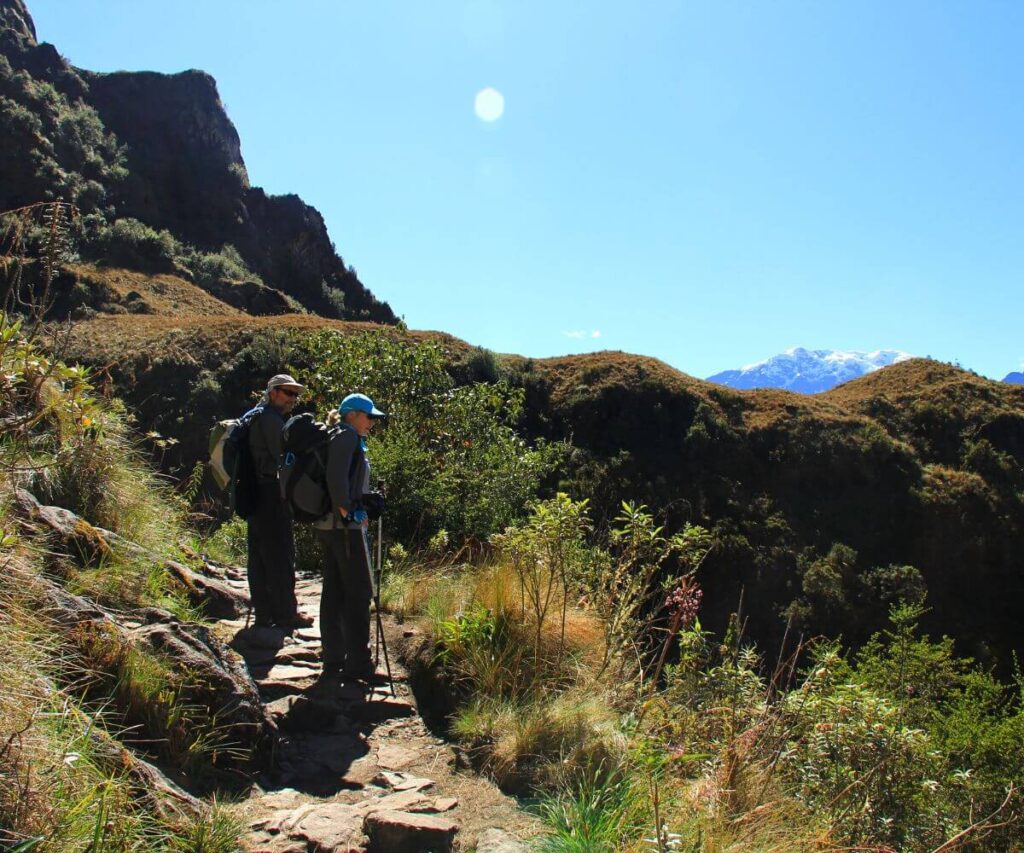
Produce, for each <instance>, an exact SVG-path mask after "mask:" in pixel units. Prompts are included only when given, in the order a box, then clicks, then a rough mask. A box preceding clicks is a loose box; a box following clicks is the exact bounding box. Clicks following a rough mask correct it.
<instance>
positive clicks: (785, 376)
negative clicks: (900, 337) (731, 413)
mask: <svg viewBox="0 0 1024 853" xmlns="http://www.w3.org/2000/svg"><path fill="white" fill-rule="evenodd" d="M913 357H914V356H912V355H910V354H909V353H905V352H901V351H899V350H891V349H886V350H875V351H874V352H851V351H848V350H827V349H819V350H807V349H804V348H803V347H793V348H791V349H788V350H786V351H785V352H784V353H782V354H781V355H776V356H773V357H772V358H769V359H767V360H765V361H759V362H758V363H757V364H748V365H747V366H746V367H741V368H740V369H739V370H725V371H723V372H722V373H716V374H715V375H714V376H709V377H708V381H709V382H717V383H719V384H720V385H728V386H729V387H730V388H785V389H786V390H787V391H798V392H800V393H801V394H817V393H818V392H819V391H827V390H828V389H829V388H834V387H835V386H836V385H840V384H841V383H843V382H849V381H850V380H851V379H856V378H857V377H858V376H863V375H864V374H865V373H872V372H874V371H875V370H878V369H879V368H882V367H888V366H889V365H890V364H896V363H897V362H899V361H906V360H907V359H908V358H913Z"/></svg>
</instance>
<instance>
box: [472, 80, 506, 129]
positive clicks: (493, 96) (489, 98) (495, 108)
mask: <svg viewBox="0 0 1024 853" xmlns="http://www.w3.org/2000/svg"><path fill="white" fill-rule="evenodd" d="M473 110H474V111H475V112H476V116H477V118H478V119H480V121H488V122H490V121H497V120H498V119H499V118H501V117H502V115H504V113H505V96H504V95H502V94H501V92H499V91H498V90H497V89H492V88H491V87H490V86H488V87H487V88H486V89H481V90H480V91H479V92H477V93H476V99H475V100H474V101H473Z"/></svg>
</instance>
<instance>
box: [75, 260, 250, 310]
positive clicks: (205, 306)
mask: <svg viewBox="0 0 1024 853" xmlns="http://www.w3.org/2000/svg"><path fill="white" fill-rule="evenodd" d="M68 271H69V272H70V273H71V274H72V275H73V276H74V277H75V279H76V280H77V281H79V282H81V283H82V284H84V285H86V286H87V287H91V288H96V289H99V290H101V291H102V290H105V291H109V292H110V293H112V294H113V295H114V296H115V297H116V298H118V300H119V301H124V298H125V297H127V296H128V294H130V293H136V294H138V295H139V297H141V299H142V301H143V302H145V304H146V305H147V306H148V309H149V310H150V311H152V312H153V313H155V314H164V315H175V316H187V315H195V316H200V317H211V316H216V315H224V316H226V317H240V316H243V312H241V311H239V310H238V309H237V308H232V307H231V306H230V305H228V304H227V303H225V302H222V301H221V300H219V299H217V298H216V297H215V296H211V295H210V294H209V293H207V292H206V291H205V290H203V289H202V288H201V287H198V286H197V285H195V284H192V283H191V282H189V281H186V280H185V279H183V278H179V277H178V276H175V275H152V274H148V273H142V272H136V271H134V270H125V269H117V268H109V267H97V266H93V265H91V264H69V265H68Z"/></svg>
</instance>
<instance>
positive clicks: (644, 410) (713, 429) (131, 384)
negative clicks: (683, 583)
mask: <svg viewBox="0 0 1024 853" xmlns="http://www.w3.org/2000/svg"><path fill="white" fill-rule="evenodd" d="M92 275H93V276H100V277H102V278H104V280H107V281H109V280H111V279H114V278H117V277H119V276H122V275H124V274H123V273H118V272H116V271H114V270H94V271H93V273H92ZM178 286H179V287H180V288H183V289H185V288H187V283H185V282H180V283H179V285H178ZM140 287H141V285H140ZM139 292H140V293H142V292H143V291H142V290H139ZM147 298H148V297H147ZM210 310H211V311H212V310H213V309H212V307H211V309H210ZM218 310H219V311H221V313H218V314H213V313H210V314H207V315H206V316H196V315H193V314H186V313H178V312H174V313H170V314H146V315H143V314H138V315H115V316H108V317H97V318H95V319H93V320H90V321H87V322H82V323H80V324H78V325H77V327H76V328H75V330H74V333H73V337H72V344H71V353H72V355H73V356H74V357H75V358H76V359H81V360H82V361H84V362H85V363H88V364H90V365H92V366H94V367H98V368H102V370H103V371H104V372H103V377H104V381H109V383H110V387H111V388H113V389H115V390H116V391H117V392H118V393H121V394H124V395H125V396H126V398H127V399H128V400H130V402H131V405H132V407H133V410H134V411H135V413H136V416H137V418H138V421H139V427H140V428H141V429H142V430H143V431H150V430H154V431H157V432H159V433H160V434H161V435H163V436H166V437H171V438H174V439H176V440H177V441H178V442H179V443H178V444H176V445H175V446H173V447H171V448H169V449H164V450H163V451H162V455H161V461H162V463H163V465H164V467H165V468H167V469H168V470H172V471H177V472H178V473H179V474H184V473H185V472H187V471H188V470H189V469H190V467H191V465H192V464H193V463H194V461H195V460H197V459H200V458H202V456H203V454H204V452H205V440H206V434H207V430H208V426H209V425H210V424H211V423H212V422H213V421H214V420H216V419H218V418H221V417H226V416H229V415H232V414H236V413H238V412H240V411H242V410H243V409H244V408H245V406H246V405H247V404H248V403H249V402H250V401H251V400H252V399H253V394H254V392H255V391H256V390H258V388H259V387H260V386H261V384H262V383H263V382H265V380H266V377H267V376H269V375H272V374H273V373H275V372H278V371H279V370H281V369H284V368H288V369H292V370H294V371H296V373H297V374H298V375H299V376H300V377H302V376H309V375H312V374H314V373H315V372H316V369H317V365H315V364H311V363H303V362H302V359H303V358H304V357H306V356H304V355H303V347H302V346H301V344H302V342H303V341H305V340H308V339H309V336H310V335H311V334H313V333H315V332H317V331H321V330H333V331H336V332H337V333H338V334H339V335H340V336H342V337H346V336H350V335H352V334H355V333H359V332H366V331H367V330H372V329H375V328H376V329H380V327H373V326H371V325H368V324H359V323H343V322H339V321H329V320H324V319H322V318H318V317H315V316H310V315H283V316H278V317H260V318H253V317H245V316H239V315H235V314H232V313H231V312H230V309H218ZM381 334H384V335H386V336H387V337H388V338H390V339H392V340H396V341H405V342H406V343H408V344H409V345H417V344H420V343H423V342H433V343H436V344H437V345H438V346H439V347H440V348H441V350H442V352H443V353H444V358H445V360H446V364H447V365H448V370H449V372H450V374H451V375H452V376H453V377H454V378H455V380H456V382H457V383H467V382H477V381H483V382H494V381H497V380H499V379H501V380H505V381H507V382H508V383H510V384H511V385H512V386H514V387H518V388H521V389H522V390H523V392H524V395H525V396H524V404H523V407H522V417H521V421H520V424H519V427H520V429H521V431H522V432H523V433H524V434H525V435H526V436H528V437H532V438H540V437H543V438H545V439H549V440H561V439H567V440H569V441H570V442H571V445H572V451H571V453H570V454H569V456H568V458H567V459H566V460H565V461H564V463H563V465H562V467H561V469H560V474H559V482H560V487H561V488H563V489H565V490H567V491H569V492H570V493H571V494H572V495H573V496H575V497H579V498H582V497H587V498H589V499H590V501H591V510H592V512H593V514H594V518H595V521H596V522H597V524H598V526H599V527H600V526H602V525H605V524H607V522H608V520H609V519H610V518H611V517H613V516H614V515H615V514H617V512H618V508H619V506H620V504H621V502H622V501H623V500H635V501H638V502H640V503H644V504H646V505H648V506H649V507H650V508H651V509H652V510H653V511H654V512H655V513H656V515H657V516H658V517H659V518H662V519H663V520H664V521H665V522H666V524H667V525H668V526H669V528H670V529H676V528H678V527H680V526H681V525H682V524H683V523H685V522H693V523H701V524H703V525H705V526H707V527H709V528H710V529H711V530H712V531H713V533H714V536H715V539H716V543H717V544H716V547H715V548H714V549H713V550H712V553H711V554H710V555H709V557H708V559H707V562H706V565H705V568H704V570H703V571H704V579H703V582H704V584H705V588H706V590H707V592H708V606H707V614H706V620H707V624H708V625H709V626H710V627H713V628H714V629H716V630H723V629H724V627H725V625H726V622H727V620H728V617H729V614H730V613H731V612H732V611H734V610H735V609H736V608H737V606H739V604H740V601H741V597H742V600H743V608H742V609H743V617H744V619H745V620H746V630H747V631H748V632H749V635H750V636H751V637H753V638H755V639H757V640H758V641H759V642H760V643H761V644H762V645H763V646H765V647H774V646H777V645H778V643H780V642H781V639H782V636H783V634H784V633H785V632H786V630H787V628H786V626H787V624H789V626H790V627H789V632H790V635H791V638H792V637H795V636H798V635H799V634H800V633H811V634H813V633H823V634H827V635H829V636H836V635H840V634H841V635H842V636H843V637H844V638H845V639H846V640H847V641H849V642H851V643H854V644H858V643H860V642H863V641H864V640H865V639H866V638H867V637H868V636H869V635H870V634H871V633H872V632H873V631H875V630H878V629H879V628H880V627H881V626H882V625H883V624H884V619H885V614H886V612H887V610H888V607H889V605H890V604H891V603H892V602H894V601H896V600H897V599H898V598H900V597H901V596H905V595H907V594H912V595H914V596H920V595H922V594H924V593H926V594H927V598H926V602H927V605H928V606H929V607H930V608H931V609H930V610H929V612H928V613H927V615H926V616H925V617H924V624H925V626H926V627H927V629H928V630H930V631H933V632H936V633H948V634H950V635H952V636H954V637H956V638H957V639H958V640H959V641H960V642H961V644H962V649H963V650H964V651H969V652H970V653H972V654H976V655H979V656H980V657H981V658H982V659H984V660H989V661H993V662H1000V663H1001V665H1007V663H1008V661H1009V653H1010V652H1011V651H1014V650H1017V651H1020V649H1019V645H1018V644H1019V634H1018V632H1017V631H1016V629H1015V625H1016V615H1015V614H1016V612H1017V611H1018V609H1019V608H1020V606H1021V605H1022V604H1024V582H1022V581H1021V578H1022V576H1024V575H1022V572H1021V568H1022V566H1021V559H1022V558H1021V556H1020V555H1021V554H1024V507H1022V494H1024V473H1022V472H1024V389H1022V388H1019V387H1016V386H1010V385H1005V384H1002V383H996V382H990V381H988V380H985V379H982V378H980V377H978V376H975V375H973V374H971V373H969V372H966V371H963V370H960V369H958V368H954V367H950V366H948V365H943V364H939V363H936V362H930V361H926V360H914V361H909V362H904V363H902V364H899V365H895V366H893V367H890V368H886V369H884V370H881V371H879V372H877V373H875V374H872V375H870V376H867V377H864V378H862V379H859V380H857V381H855V382H852V383H849V384H847V385H844V386H841V387H839V388H837V389H835V390H833V391H831V392H829V393H826V394H821V395H816V396H813V397H812V396H803V395H797V394H792V393H788V392H783V391H773V390H765V391H734V390H731V389H727V388H724V387H721V386H716V385H713V384H711V383H708V382H704V381H701V380H698V379H695V378H693V377H690V376H687V375H685V374H683V373H680V372H679V371H677V370H674V369H673V368H671V367H669V366H668V365H666V364H664V363H662V362H659V361H657V360H655V359H650V358H644V357H639V356H632V355H628V354H625V353H614V352H606V353H596V354H591V355H582V356H571V357H563V358H554V359H534V360H529V359H523V358H521V357H518V356H501V357H496V356H494V355H492V354H490V353H486V352H483V351H481V350H478V349H475V348H473V347H471V346H470V345H469V344H466V343H465V342H462V341H459V340H457V339H454V338H452V337H450V336H446V335H443V334H439V333H423V332H406V331H404V330H402V329H399V328H391V329H385V330H381ZM382 393H383V394H384V396H385V404H386V397H387V390H386V389H385V390H384V391H383V392H382Z"/></svg>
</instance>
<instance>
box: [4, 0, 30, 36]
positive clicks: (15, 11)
mask: <svg viewBox="0 0 1024 853" xmlns="http://www.w3.org/2000/svg"><path fill="white" fill-rule="evenodd" d="M0 37H2V38H4V39H10V40H11V41H17V42H18V43H19V44H21V45H23V46H25V47H35V45H36V25H35V23H34V22H33V21H32V16H31V15H29V13H28V9H27V8H26V6H25V4H24V3H23V2H22V0H0Z"/></svg>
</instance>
